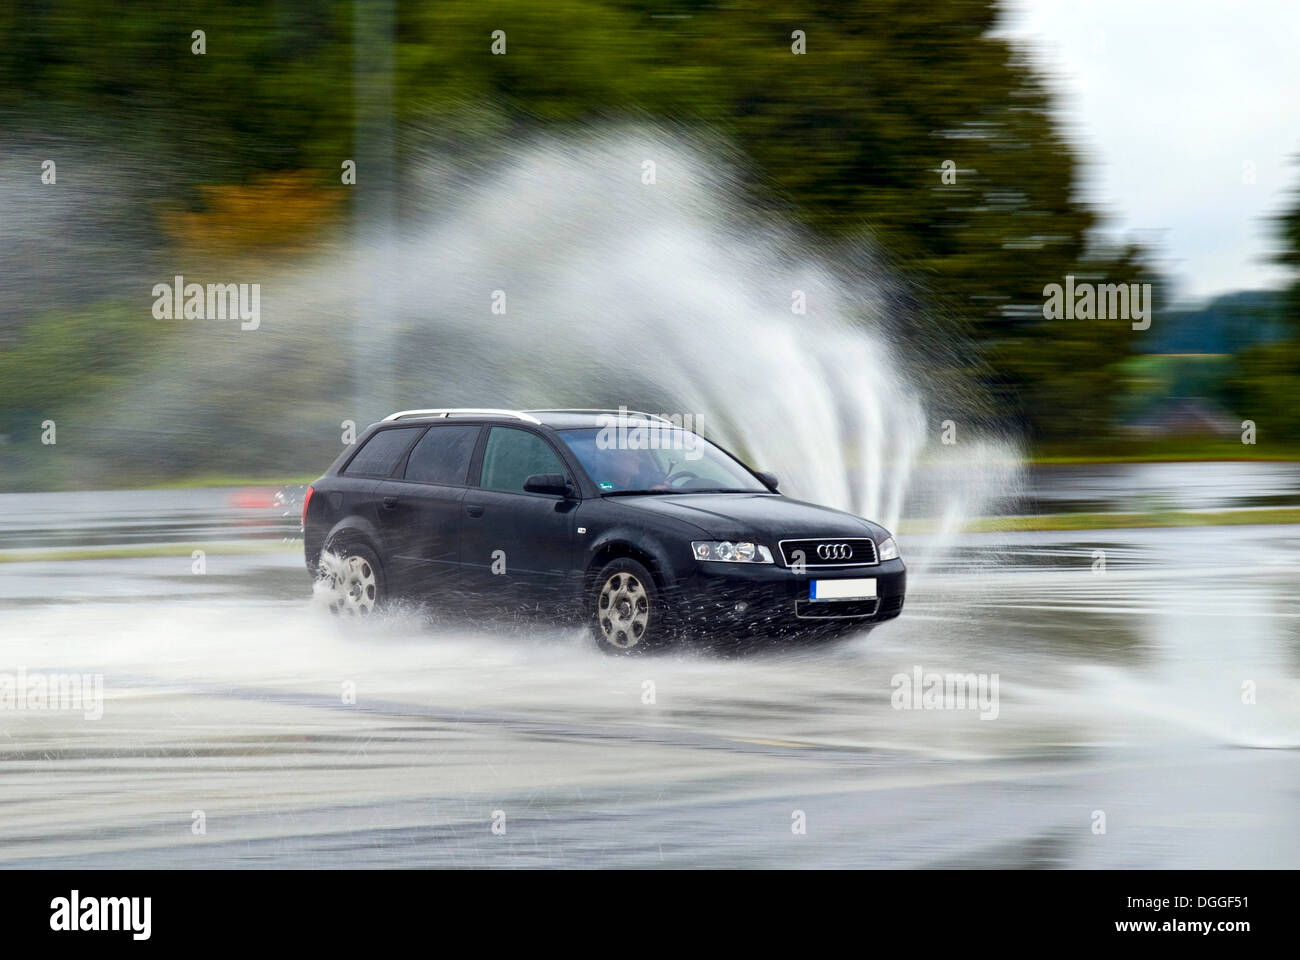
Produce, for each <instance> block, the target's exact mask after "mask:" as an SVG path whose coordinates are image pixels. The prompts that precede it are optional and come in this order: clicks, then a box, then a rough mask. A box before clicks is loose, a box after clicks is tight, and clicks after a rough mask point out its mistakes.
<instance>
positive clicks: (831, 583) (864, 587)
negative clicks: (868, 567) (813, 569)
mask: <svg viewBox="0 0 1300 960" xmlns="http://www.w3.org/2000/svg"><path fill="white" fill-rule="evenodd" d="M875 596H876V580H875V578H874V577H870V578H862V579H857V580H812V581H810V582H809V584H808V599H809V600H874V599H875Z"/></svg>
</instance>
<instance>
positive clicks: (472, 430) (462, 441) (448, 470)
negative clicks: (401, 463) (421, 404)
mask: <svg viewBox="0 0 1300 960" xmlns="http://www.w3.org/2000/svg"><path fill="white" fill-rule="evenodd" d="M478 429H479V428H478V427H474V426H457V427H430V428H429V432H428V433H426V434H425V435H424V436H423V437H421V438H420V442H419V443H417V444H416V445H415V449H414V450H412V451H411V457H410V459H409V460H408V461H407V462H406V479H407V480H414V481H416V482H417V483H456V484H464V483H465V480H466V478H467V477H468V476H469V461H470V457H471V456H473V454H474V444H475V443H477V442H478Z"/></svg>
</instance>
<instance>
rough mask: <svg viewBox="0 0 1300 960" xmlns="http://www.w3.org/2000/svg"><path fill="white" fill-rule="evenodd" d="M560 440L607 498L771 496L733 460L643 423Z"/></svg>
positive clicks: (570, 433)
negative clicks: (635, 495)
mask: <svg viewBox="0 0 1300 960" xmlns="http://www.w3.org/2000/svg"><path fill="white" fill-rule="evenodd" d="M559 435H560V437H561V439H563V440H564V442H565V443H566V444H567V445H568V447H569V449H570V450H572V451H573V453H574V455H575V456H577V458H578V460H579V462H581V464H582V466H583V469H584V470H586V471H587V475H588V476H589V477H591V479H592V481H593V482H594V483H595V484H596V486H597V487H598V488H599V489H600V491H601V493H602V494H620V493H682V492H695V493H748V492H751V491H752V492H756V493H767V492H768V489H767V487H765V486H763V484H762V483H760V482H759V481H758V480H757V479H756V478H755V477H754V475H753V474H751V473H750V472H749V471H748V470H746V469H745V468H744V467H743V466H741V465H740V464H739V463H737V462H736V461H735V460H734V459H732V457H731V456H730V455H728V454H726V453H724V452H723V451H722V450H721V449H719V448H718V447H716V446H714V445H713V444H712V443H710V442H709V441H708V440H705V439H704V438H703V437H701V436H699V435H698V434H695V433H692V432H690V431H689V430H682V429H681V428H678V427H670V426H666V425H662V426H661V425H659V424H657V423H656V424H655V425H654V427H653V428H650V427H649V426H647V424H646V423H645V421H640V422H628V423H627V424H619V423H615V424H612V425H610V426H606V427H601V428H589V429H578V430H560V431H559Z"/></svg>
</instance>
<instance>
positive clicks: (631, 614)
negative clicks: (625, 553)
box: [588, 558, 666, 654]
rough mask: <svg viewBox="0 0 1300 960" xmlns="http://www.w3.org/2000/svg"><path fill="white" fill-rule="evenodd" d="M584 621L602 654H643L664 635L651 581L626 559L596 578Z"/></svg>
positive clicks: (640, 568) (653, 585) (653, 584)
mask: <svg viewBox="0 0 1300 960" xmlns="http://www.w3.org/2000/svg"><path fill="white" fill-rule="evenodd" d="M588 617H589V622H590V624H591V632H592V636H593V637H595V639H596V646H598V647H600V649H601V650H603V651H604V652H606V653H618V654H632V653H643V652H645V651H646V650H648V649H650V648H651V647H653V646H657V645H658V644H659V643H660V642H662V640H663V638H664V635H665V633H666V630H665V625H664V617H663V611H662V610H661V608H660V606H659V591H658V590H657V589H656V587H655V582H654V578H653V577H651V576H650V571H648V570H647V569H646V568H645V567H643V566H641V564H639V563H637V562H636V561H635V560H629V559H627V558H620V559H618V560H614V561H612V562H610V563H607V564H606V565H605V566H604V567H603V568H602V569H601V571H600V573H598V574H597V575H596V581H595V583H594V584H593V586H592V590H591V596H590V600H589V610H588Z"/></svg>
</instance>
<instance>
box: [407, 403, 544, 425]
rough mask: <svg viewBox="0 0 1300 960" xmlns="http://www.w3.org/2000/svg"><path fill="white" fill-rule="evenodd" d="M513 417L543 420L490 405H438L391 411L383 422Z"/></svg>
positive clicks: (534, 421) (521, 412)
mask: <svg viewBox="0 0 1300 960" xmlns="http://www.w3.org/2000/svg"><path fill="white" fill-rule="evenodd" d="M480 416H481V417H511V418H513V419H515V420H525V421H527V422H528V423H536V424H540V423H541V422H542V421H540V420H538V419H537V418H536V417H531V416H529V415H528V414H527V413H525V412H524V411H522V410H496V409H493V408H490V407H436V408H433V409H424V410H398V411H397V412H396V413H390V414H389V415H388V416H386V417H384V420H383V421H382V422H387V421H389V420H405V419H407V418H408V417H443V418H446V417H480Z"/></svg>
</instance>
